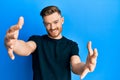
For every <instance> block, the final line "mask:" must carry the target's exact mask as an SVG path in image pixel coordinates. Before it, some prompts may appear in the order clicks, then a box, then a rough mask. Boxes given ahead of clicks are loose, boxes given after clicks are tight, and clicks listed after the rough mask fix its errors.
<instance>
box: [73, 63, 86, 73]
mask: <svg viewBox="0 0 120 80" xmlns="http://www.w3.org/2000/svg"><path fill="white" fill-rule="evenodd" d="M84 70H85V63H83V62H80V63H77V64H75V65H73V66H72V71H73V73H75V74H78V75H82V73H83V72H84Z"/></svg>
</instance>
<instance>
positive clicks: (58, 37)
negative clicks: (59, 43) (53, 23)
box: [48, 34, 62, 39]
mask: <svg viewBox="0 0 120 80" xmlns="http://www.w3.org/2000/svg"><path fill="white" fill-rule="evenodd" d="M48 37H49V38H51V39H61V38H62V35H61V34H60V35H59V36H56V37H52V36H50V35H48Z"/></svg>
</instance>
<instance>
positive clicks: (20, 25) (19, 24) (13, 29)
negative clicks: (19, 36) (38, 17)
mask: <svg viewBox="0 0 120 80" xmlns="http://www.w3.org/2000/svg"><path fill="white" fill-rule="evenodd" d="M23 24H24V18H23V17H22V16H21V17H20V18H19V20H18V23H17V25H13V26H12V27H11V28H10V29H9V30H8V32H9V33H10V32H14V31H16V30H20V29H21V28H22V26H23Z"/></svg>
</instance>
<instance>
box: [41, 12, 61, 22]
mask: <svg viewBox="0 0 120 80" xmlns="http://www.w3.org/2000/svg"><path fill="white" fill-rule="evenodd" d="M60 17H61V15H60V14H59V13H57V12H55V13H53V14H51V15H48V16H44V18H43V20H44V22H49V23H50V22H53V21H55V20H58V19H59V18H60Z"/></svg>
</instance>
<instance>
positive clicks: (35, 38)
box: [28, 35, 41, 45]
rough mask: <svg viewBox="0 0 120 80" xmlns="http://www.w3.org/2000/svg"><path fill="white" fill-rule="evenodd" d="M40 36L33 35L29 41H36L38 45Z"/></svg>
mask: <svg viewBox="0 0 120 80" xmlns="http://www.w3.org/2000/svg"><path fill="white" fill-rule="evenodd" d="M40 40H41V39H40V36H36V35H33V36H31V37H30V38H29V39H28V41H34V42H35V43H36V44H37V45H38V44H39V43H40Z"/></svg>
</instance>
